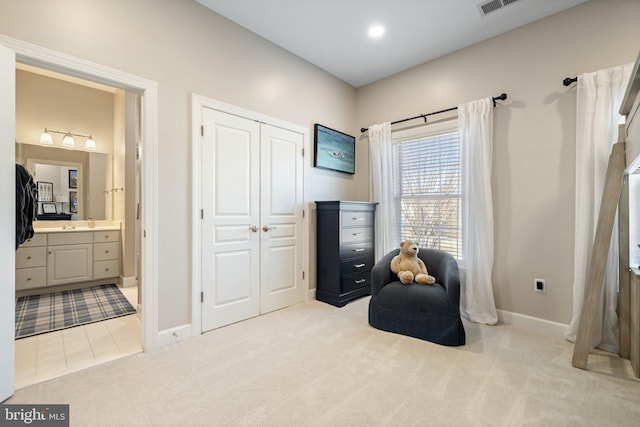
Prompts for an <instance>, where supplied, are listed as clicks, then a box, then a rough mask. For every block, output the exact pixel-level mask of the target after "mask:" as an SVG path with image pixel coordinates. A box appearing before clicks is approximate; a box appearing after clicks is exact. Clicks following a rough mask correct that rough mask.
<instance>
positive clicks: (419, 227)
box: [393, 121, 462, 259]
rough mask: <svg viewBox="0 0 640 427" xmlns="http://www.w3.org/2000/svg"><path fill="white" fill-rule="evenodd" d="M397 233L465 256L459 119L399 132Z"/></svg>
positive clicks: (396, 135) (396, 145) (396, 151)
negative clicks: (463, 251)
mask: <svg viewBox="0 0 640 427" xmlns="http://www.w3.org/2000/svg"><path fill="white" fill-rule="evenodd" d="M393 139H394V151H393V155H394V159H393V160H394V162H393V165H394V171H393V176H394V196H395V206H396V218H398V221H399V223H398V224H397V233H398V234H397V235H398V236H399V237H400V239H401V240H406V239H411V240H414V241H415V242H416V243H417V244H418V245H419V246H422V247H428V248H434V249H441V250H444V251H447V252H449V253H450V254H452V255H453V256H454V257H456V258H457V259H461V257H462V194H461V188H462V182H461V174H462V170H461V162H462V157H461V152H460V138H459V135H458V129H457V123H456V122H455V121H453V123H451V122H449V123H446V124H439V125H431V126H429V127H427V128H425V127H422V129H421V130H416V129H413V130H411V131H408V132H398V133H394V136H393Z"/></svg>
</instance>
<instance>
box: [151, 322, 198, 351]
mask: <svg viewBox="0 0 640 427" xmlns="http://www.w3.org/2000/svg"><path fill="white" fill-rule="evenodd" d="M187 338H191V324H187V325H180V326H176V327H175V328H169V329H164V330H162V331H160V332H158V339H157V341H156V348H160V347H164V346H165V345H169V344H175V343H178V342H180V341H184V340H186V339H187Z"/></svg>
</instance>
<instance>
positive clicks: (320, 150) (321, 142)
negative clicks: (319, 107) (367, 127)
mask: <svg viewBox="0 0 640 427" xmlns="http://www.w3.org/2000/svg"><path fill="white" fill-rule="evenodd" d="M313 135H314V140H315V150H314V163H313V166H315V167H317V168H322V169H330V170H334V171H338V172H344V173H349V174H354V173H356V138H355V137H353V136H351V135H347V134H346V133H342V132H339V131H337V130H334V129H330V128H328V127H326V126H323V125H321V124H318V123H316V124H315V125H314V127H313Z"/></svg>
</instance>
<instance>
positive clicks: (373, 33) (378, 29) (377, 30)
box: [369, 25, 384, 38]
mask: <svg viewBox="0 0 640 427" xmlns="http://www.w3.org/2000/svg"><path fill="white" fill-rule="evenodd" d="M383 34H384V28H383V27H382V26H380V25H374V26H373V27H371V28H369V37H373V38H378V37H380V36H381V35H383Z"/></svg>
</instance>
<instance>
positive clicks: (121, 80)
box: [0, 34, 159, 351]
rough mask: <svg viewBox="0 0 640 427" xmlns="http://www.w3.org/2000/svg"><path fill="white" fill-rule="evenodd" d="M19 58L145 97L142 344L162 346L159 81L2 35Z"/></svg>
mask: <svg viewBox="0 0 640 427" xmlns="http://www.w3.org/2000/svg"><path fill="white" fill-rule="evenodd" d="M0 44H1V45H4V46H6V47H8V48H10V49H12V50H13V51H14V52H15V53H16V61H17V62H22V63H24V64H29V65H34V66H37V67H40V68H45V69H49V70H52V71H57V72H60V73H63V74H67V75H71V76H75V77H80V78H83V79H87V80H92V81H95V82H98V83H103V84H107V85H111V86H116V87H120V88H123V89H127V90H131V91H133V92H138V93H141V94H142V95H143V99H142V153H143V155H142V165H143V171H142V193H143V199H142V206H143V209H142V229H143V230H144V233H145V235H146V237H145V238H143V239H142V283H141V289H142V301H143V305H142V347H143V349H144V350H145V351H150V350H152V349H154V348H156V347H157V346H158V342H159V338H158V265H157V259H158V238H157V237H158V218H157V212H158V200H157V197H156V191H157V187H158V170H157V164H158V161H157V158H158V83H157V82H155V81H153V80H148V79H145V78H142V77H138V76H135V75H133V74H129V73H126V72H123V71H120V70H116V69H114V68H110V67H107V66H104V65H100V64H96V63H94V62H90V61H87V60H84V59H81V58H77V57H74V56H71V55H67V54H64V53H60V52H56V51H54V50H51V49H47V48H43V47H40V46H37V45H34V44H31V43H27V42H24V41H21V40H17V39H13V38H11V37H7V36H4V35H1V34H0Z"/></svg>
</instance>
